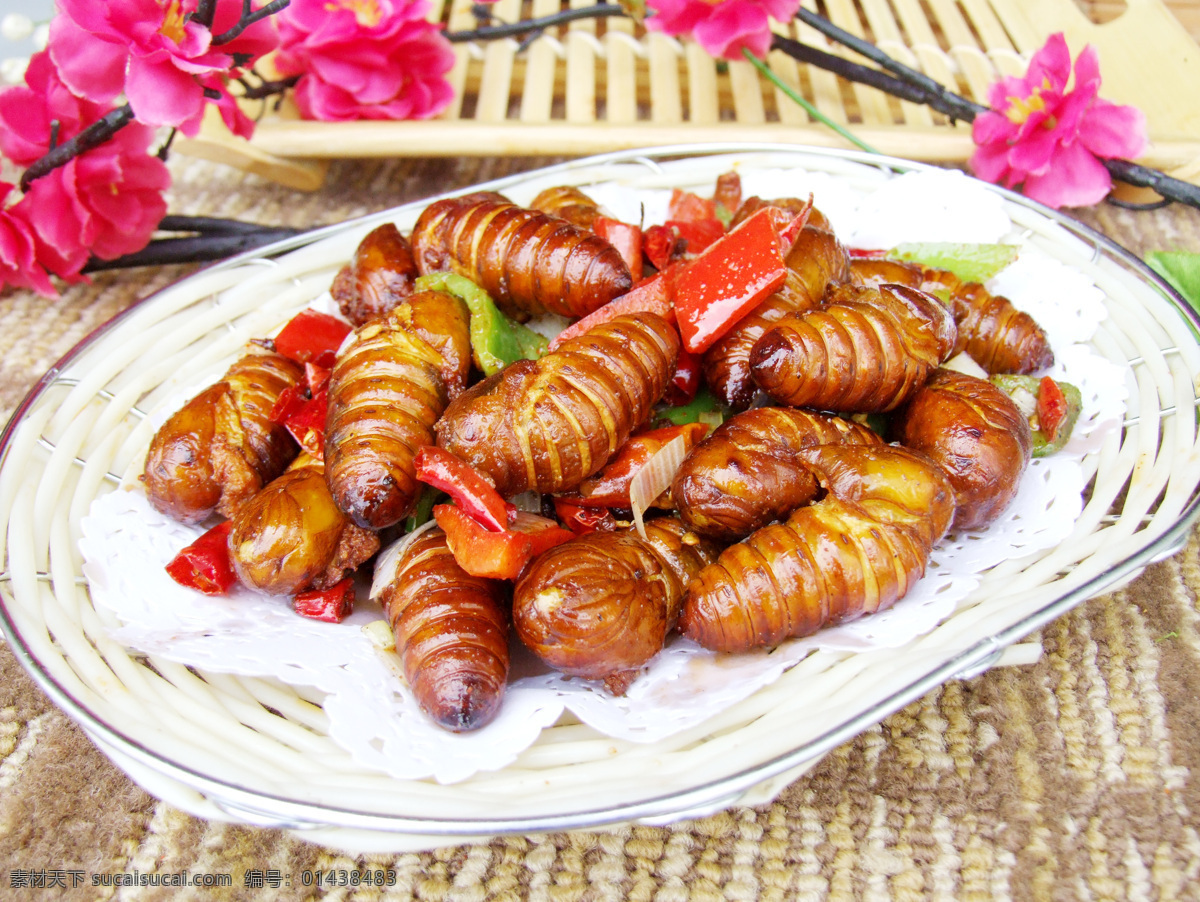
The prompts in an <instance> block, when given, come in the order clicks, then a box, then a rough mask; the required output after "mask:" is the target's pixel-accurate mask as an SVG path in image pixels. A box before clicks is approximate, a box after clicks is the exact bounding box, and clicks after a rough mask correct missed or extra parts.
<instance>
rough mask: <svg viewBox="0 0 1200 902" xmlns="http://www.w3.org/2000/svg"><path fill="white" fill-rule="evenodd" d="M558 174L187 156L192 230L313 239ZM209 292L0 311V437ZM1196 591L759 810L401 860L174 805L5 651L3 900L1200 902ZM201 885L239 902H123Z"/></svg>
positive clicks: (1120, 615) (1095, 634)
mask: <svg viewBox="0 0 1200 902" xmlns="http://www.w3.org/2000/svg"><path fill="white" fill-rule="evenodd" d="M546 162H549V161H546V160H529V159H526V160H474V159H471V160H406V161H399V162H392V163H384V162H350V163H344V164H336V165H334V166H333V167H332V170H331V172H330V175H329V179H328V181H327V184H326V186H325V187H324V188H323V189H322V190H321V191H319V192H316V193H314V194H311V195H306V194H298V193H295V192H292V191H289V190H286V189H282V188H278V187H276V186H273V185H271V184H268V183H266V182H264V181H262V180H260V179H257V178H255V177H253V176H244V175H241V174H239V173H236V172H232V171H229V170H226V169H223V168H221V167H218V166H214V165H210V164H205V163H197V162H189V161H187V160H183V159H177V160H175V162H174V163H173V167H174V174H175V178H176V184H175V188H174V189H173V196H172V203H171V209H172V212H175V213H190V214H206V215H215V216H227V217H237V218H243V219H248V220H253V221H258V222H262V223H265V224H274V225H278V224H283V225H292V226H300V227H307V226H316V225H322V224H327V223H333V222H337V221H340V220H342V219H345V218H348V217H353V216H357V215H360V214H364V213H367V212H371V211H375V210H379V209H382V208H385V207H388V206H391V205H393V204H397V203H401V202H404V201H408V200H413V199H417V198H420V197H423V196H426V195H428V194H432V193H435V192H439V191H443V190H449V189H453V188H456V187H461V186H465V185H468V184H472V183H475V182H478V181H481V180H485V179H489V178H495V177H498V176H501V175H506V174H508V173H510V172H515V171H518V170H521V169H528V168H533V167H535V166H539V165H543V164H545V163H546ZM1082 218H1083V219H1084V221H1086V222H1087V223H1089V224H1090V225H1092V226H1094V227H1096V228H1097V229H1099V230H1100V231H1102V232H1103V233H1105V234H1107V235H1109V236H1110V237H1112V238H1115V239H1116V240H1117V241H1119V242H1121V243H1122V244H1124V245H1126V246H1127V247H1129V248H1130V249H1131V250H1133V251H1134V252H1135V253H1138V254H1142V253H1144V252H1145V251H1146V250H1150V249H1182V250H1191V251H1200V211H1196V210H1188V209H1180V208H1170V209H1166V210H1160V211H1153V212H1136V213H1135V212H1128V211H1122V210H1116V209H1113V208H1109V207H1102V208H1099V209H1096V210H1092V211H1087V212H1086V213H1084V214H1082ZM190 271H191V269H190V268H185V267H173V268H164V269H158V270H138V271H126V272H115V273H104V274H100V275H98V276H96V277H95V278H94V280H93V281H92V283H91V284H90V285H79V286H73V287H70V288H68V289H67V290H66V291H65V292H64V294H63V297H62V298H61V299H59V300H57V301H46V300H43V299H41V298H38V297H35V296H32V295H30V294H27V293H23V292H12V291H9V292H6V293H3V294H0V410H2V411H3V416H4V417H5V418H7V417H8V416H9V415H11V413H12V411H13V409H14V408H15V406H16V405H17V404H18V403H19V401H20V399H21V398H22V396H23V395H24V394H25V392H26V391H28V389H29V388H30V387H31V386H32V384H33V383H34V382H35V381H36V379H37V378H38V377H39V376H40V375H41V374H42V373H43V372H44V371H45V370H46V369H47V368H48V367H49V366H51V365H52V364H53V363H54V361H55V360H56V359H57V358H58V357H60V356H61V355H62V354H63V353H65V352H66V351H67V350H68V349H69V348H70V347H71V346H72V345H74V344H75V343H76V342H77V341H78V340H79V339H81V338H82V337H83V336H85V335H86V334H87V333H88V332H89V331H90V330H92V329H93V328H95V327H97V326H99V325H100V324H101V323H103V322H104V321H105V320H106V319H108V318H109V317H111V316H112V315H114V314H116V313H117V312H119V311H120V310H122V309H124V308H125V307H126V306H128V305H129V304H130V303H132V302H133V301H134V300H136V299H138V298H141V297H144V296H146V295H148V294H150V293H151V292H153V291H155V290H156V289H158V288H161V287H163V286H164V285H166V284H168V283H169V282H170V281H172V280H174V279H177V278H180V277H182V276H184V275H186V274H187V273H188V272H190ZM1198 593H1200V541H1198V540H1197V537H1196V536H1195V535H1193V537H1192V540H1191V542H1190V543H1189V545H1188V547H1187V548H1186V549H1185V550H1184V551H1183V552H1182V553H1180V554H1178V555H1176V556H1175V557H1174V558H1172V559H1170V560H1168V561H1166V562H1164V563H1161V564H1157V565H1155V566H1153V567H1151V568H1150V569H1149V570H1148V571H1146V573H1145V574H1144V575H1143V576H1141V577H1140V578H1139V579H1137V580H1136V581H1135V582H1133V583H1132V584H1130V585H1129V586H1127V587H1126V588H1124V589H1122V590H1121V591H1119V592H1115V593H1113V594H1110V595H1106V596H1103V597H1100V598H1096V599H1093V600H1092V601H1090V602H1088V603H1086V604H1084V605H1082V606H1081V607H1079V608H1077V609H1076V610H1075V611H1073V612H1072V613H1070V614H1069V615H1067V616H1065V617H1063V618H1062V619H1060V620H1058V621H1056V622H1054V623H1053V624H1051V625H1050V626H1048V627H1047V628H1046V629H1045V630H1043V631H1042V632H1041V633H1040V634H1039V635H1037V636H1034V637H1032V638H1033V640H1034V641H1037V642H1040V643H1041V645H1042V648H1043V652H1044V653H1043V655H1042V657H1041V659H1040V660H1039V661H1038V662H1037V663H1036V664H1033V665H1030V666H1026V667H1022V668H999V669H994V670H992V671H989V672H988V673H985V674H983V675H982V676H980V677H977V678H975V679H972V680H968V681H954V682H950V683H948V684H946V685H945V686H943V687H942V688H941V689H939V690H937V691H935V692H932V693H930V694H929V695H928V696H926V697H925V698H923V699H921V700H920V701H919V702H916V703H914V704H912V705H910V706H909V707H907V708H906V709H904V710H902V711H900V712H899V713H897V714H895V715H893V716H891V717H889V718H888V719H887V720H885V721H884V722H883V723H882V724H880V725H878V726H875V727H873V728H871V729H869V730H868V731H867V732H866V733H864V734H863V735H861V736H859V737H858V738H857V739H855V740H854V741H852V742H850V743H848V744H847V745H845V746H843V747H841V748H839V749H837V750H836V751H834V752H833V753H831V754H830V755H829V756H828V757H826V758H825V759H824V760H823V761H821V763H820V764H819V765H818V766H817V767H816V769H815V770H814V771H813V772H811V773H810V774H809V775H808V776H806V777H804V778H802V779H800V780H799V781H797V782H796V783H794V784H793V785H792V786H790V787H789V788H788V789H787V790H785V791H784V792H783V794H782V795H781V796H780V797H779V798H778V800H777V801H776V802H775V803H774V804H771V805H768V806H765V807H762V808H757V809H751V808H739V809H734V810H730V811H726V812H724V813H722V814H719V815H716V816H713V817H708V818H704V819H702V820H698V821H690V822H683V823H678V824H676V825H674V826H671V827H662V828H656V827H630V828H622V829H618V830H616V831H614V832H609V833H579V834H570V835H568V834H547V835H535V836H521V837H510V838H504V839H498V840H496V841H494V842H492V843H490V844H487V845H477V846H462V847H458V848H449V849H444V850H440V851H436V852H429V853H420V854H405V855H400V856H391V855H388V856H366V857H355V856H352V855H346V854H343V853H340V852H336V851H333V850H329V849H325V848H321V847H318V846H314V845H309V844H306V843H304V842H303V841H300V840H297V839H294V838H293V837H292V836H290V835H289V834H286V833H283V832H281V831H278V830H269V829H259V828H253V827H245V826H230V825H226V824H220V823H208V822H204V821H201V820H197V819H195V818H193V817H191V816H190V815H187V814H184V813H182V812H181V811H179V810H176V809H174V808H172V807H170V806H168V805H166V804H164V803H162V802H159V801H157V800H156V799H154V798H153V797H152V796H150V795H148V794H147V793H146V792H144V791H142V790H141V789H140V788H138V787H137V786H136V785H135V784H133V783H132V782H130V780H129V779H128V778H126V777H125V776H124V774H122V773H121V772H120V771H119V770H118V769H117V768H115V767H114V766H113V765H112V764H111V763H109V761H108V760H107V759H106V758H104V757H103V756H102V755H101V754H100V753H99V752H97V751H96V750H95V749H94V748H93V747H92V745H91V743H90V742H89V741H88V740H87V738H86V737H85V736H84V735H83V734H82V732H81V731H80V730H79V729H78V728H76V727H75V726H74V725H73V724H72V723H71V721H69V720H68V718H67V717H66V716H65V715H63V714H62V713H60V712H59V711H58V710H57V709H56V708H55V707H54V706H53V705H52V704H51V703H50V702H49V701H48V700H47V699H46V698H45V697H44V696H43V695H42V694H41V692H40V691H39V690H38V689H37V688H36V687H35V686H34V685H33V684H32V683H31V682H30V680H29V679H28V678H27V677H26V676H25V674H24V672H23V671H22V670H21V668H20V667H19V665H18V664H17V663H16V662H15V660H14V658H13V656H12V654H11V653H10V652H9V650H8V649H7V648H0V678H2V679H0V899H108V898H115V899H124V900H137V902H142V900H154V899H168V898H171V899H174V898H180V899H226V898H229V899H239V898H254V899H267V900H271V899H286V900H290V899H307V898H320V897H326V896H327V897H329V898H336V899H360V900H366V899H372V900H373V899H387V900H391V899H408V898H419V899H429V900H435V899H448V900H449V899H454V900H486V899H518V898H532V899H553V900H575V899H581V900H582V899H646V900H650V899H655V900H663V902H667V900H684V899H697V900H699V899H705V900H707V899H714V900H715V899H793V898H830V899H857V898H874V899H885V898H893V899H963V900H971V899H990V898H1001V899H1055V900H1057V899H1189V898H1190V899H1200V833H1198V828H1200V618H1198V611H1197V595H1198ZM368 868H369V869H376V868H389V869H391V870H393V871H394V873H395V877H396V882H395V885H394V886H390V887H383V888H379V887H351V886H344V887H334V888H329V889H322V890H320V891H319V892H318V891H317V890H315V889H312V888H306V887H304V886H303V885H302V880H301V875H302V873H303V872H304V871H305V870H307V871H310V872H311V871H315V870H318V869H320V870H324V871H329V870H331V869H332V870H342V869H345V870H346V871H351V870H358V871H361V870H364V869H368ZM184 870H186V871H189V872H191V873H192V874H209V875H222V874H227V875H230V877H231V882H232V887H231V888H228V889H200V888H197V889H177V888H164V887H156V886H152V885H137V886H125V887H116V886H113V885H111V884H113V883H114V882H119V877H120V875H138V876H139V877H140V876H142V875H154V874H159V875H162V874H173V873H177V872H181V871H184ZM76 875H78V876H76ZM147 882H149V881H147ZM276 883H277V884H278V885H274V884H276ZM38 884H40V885H38ZM55 884H57V885H55ZM73 884H78V885H74V886H73ZM96 884H98V885H96Z"/></svg>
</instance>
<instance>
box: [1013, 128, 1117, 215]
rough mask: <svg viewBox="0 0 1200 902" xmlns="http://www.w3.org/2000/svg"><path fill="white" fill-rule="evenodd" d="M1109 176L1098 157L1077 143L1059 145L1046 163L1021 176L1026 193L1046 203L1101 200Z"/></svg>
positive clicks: (1109, 183) (1077, 204)
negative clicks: (1043, 169) (1040, 170)
mask: <svg viewBox="0 0 1200 902" xmlns="http://www.w3.org/2000/svg"><path fill="white" fill-rule="evenodd" d="M1111 188H1112V177H1111V176H1110V175H1109V174H1108V170H1107V169H1105V168H1104V164H1102V163H1101V162H1100V161H1099V160H1097V159H1096V158H1095V157H1094V156H1092V155H1091V154H1090V153H1088V151H1087V150H1086V149H1085V148H1084V147H1083V146H1081V145H1080V144H1078V143H1075V144H1072V145H1070V146H1068V147H1065V148H1063V150H1062V152H1061V153H1059V154H1058V155H1057V156H1055V157H1054V160H1053V161H1052V162H1051V164H1050V167H1049V168H1048V169H1047V170H1046V172H1044V173H1042V174H1040V175H1031V176H1029V178H1027V179H1026V180H1025V185H1024V189H1023V190H1024V193H1025V195H1026V197H1031V198H1033V199H1034V200H1037V201H1041V202H1042V203H1044V204H1045V205H1046V206H1048V207H1054V208H1055V209H1058V208H1059V207H1090V206H1091V205H1092V204H1097V203H1099V202H1100V201H1102V200H1104V198H1105V196H1106V195H1107V194H1108V192H1109V190H1110V189H1111Z"/></svg>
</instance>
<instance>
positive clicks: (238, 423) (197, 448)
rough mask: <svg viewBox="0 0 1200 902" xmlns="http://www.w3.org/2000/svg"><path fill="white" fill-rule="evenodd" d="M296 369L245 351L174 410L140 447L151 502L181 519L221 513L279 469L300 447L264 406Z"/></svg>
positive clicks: (295, 376)
mask: <svg viewBox="0 0 1200 902" xmlns="http://www.w3.org/2000/svg"><path fill="white" fill-rule="evenodd" d="M303 375H304V370H303V368H302V367H300V365H299V364H296V363H294V362H292V361H291V360H288V359H287V358H286V357H282V356H280V355H279V354H271V353H263V354H247V355H246V356H245V357H243V358H241V359H240V360H238V361H237V362H236V363H235V364H233V366H231V367H230V368H229V370H228V371H227V372H226V373H225V376H224V378H223V379H222V380H221V381H220V382H218V383H216V384H215V385H211V386H209V387H208V388H206V389H205V390H204V391H202V392H200V394H198V395H197V396H196V397H195V398H193V399H192V400H190V401H189V402H188V403H187V404H185V405H184V406H183V407H182V408H180V409H179V410H177V411H176V412H175V413H174V414H173V415H172V416H171V417H170V418H169V419H168V420H167V421H166V422H165V423H164V424H163V425H162V426H161V427H160V428H159V430H158V432H157V433H156V434H155V436H154V438H153V439H152V440H151V442H150V449H149V451H148V453H147V454H146V464H145V468H144V471H143V474H142V480H143V482H144V483H145V486H146V493H147V495H148V496H149V498H150V502H151V504H153V505H154V507H155V508H156V509H157V510H159V511H161V512H162V513H164V514H167V515H169V516H171V517H174V518H175V519H176V520H179V521H181V522H183V523H198V522H200V521H201V520H204V519H206V518H208V517H209V516H211V515H212V514H213V513H219V514H221V515H222V516H226V517H228V516H231V515H232V514H233V513H234V512H235V511H236V510H237V509H238V507H239V506H240V505H241V504H243V503H244V502H245V501H246V500H248V499H249V498H250V497H251V496H252V495H253V494H254V493H255V492H257V491H258V490H259V489H260V488H262V487H263V486H264V485H265V484H266V483H268V482H270V481H271V480H272V479H274V478H275V477H276V476H278V475H279V474H280V473H282V472H283V471H284V469H285V468H286V467H287V465H288V463H290V462H291V460H292V459H293V458H294V457H295V456H296V453H297V451H298V450H299V449H298V447H297V445H296V443H295V441H293V439H292V437H291V436H290V435H289V434H288V431H287V429H285V428H284V427H283V425H282V424H280V423H276V422H275V421H273V420H272V419H271V418H270V413H271V409H272V408H273V407H274V406H275V402H276V401H277V400H278V399H279V395H280V394H281V393H282V392H283V391H284V389H287V388H294V387H295V386H297V385H298V384H299V383H300V380H301V379H302V378H303Z"/></svg>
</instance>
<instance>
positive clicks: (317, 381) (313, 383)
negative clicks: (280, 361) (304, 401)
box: [304, 361, 333, 395]
mask: <svg viewBox="0 0 1200 902" xmlns="http://www.w3.org/2000/svg"><path fill="white" fill-rule="evenodd" d="M331 375H333V368H332V367H328V366H320V365H319V364H316V363H313V362H312V361H309V362H308V363H306V364H304V381H305V383H307V385H308V393H309V394H310V395H315V394H316V393H317V392H319V391H321V390H322V389H323V388H325V387H326V386H327V385H329V377H330V376H331Z"/></svg>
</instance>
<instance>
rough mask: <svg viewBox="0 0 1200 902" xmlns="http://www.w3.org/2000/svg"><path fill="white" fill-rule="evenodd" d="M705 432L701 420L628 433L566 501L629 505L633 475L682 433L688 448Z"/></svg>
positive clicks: (600, 505)
mask: <svg viewBox="0 0 1200 902" xmlns="http://www.w3.org/2000/svg"><path fill="white" fill-rule="evenodd" d="M707 434H708V426H707V425H705V424H704V423H685V424H683V425H682V426H663V427H661V428H659V429H650V430H647V431H646V432H639V433H638V434H637V435H634V436H631V437H630V438H629V439H628V441H626V442H625V444H623V445H622V446H621V447H620V448H618V449H617V453H616V454H615V455H614V456H613V459H612V460H610V461H609V462H608V463H607V464H605V466H604V468H603V469H602V470H601V471H600V472H599V473H597V474H596V475H595V476H590V477H588V478H587V479H585V480H584V481H583V482H582V483H581V484H580V486H579V492H578V494H577V495H568V496H567V500H568V501H570V502H572V503H574V504H578V505H579V506H580V507H605V508H608V507H631V506H632V502H631V501H630V499H629V486H630V483H632V482H633V477H635V476H636V475H637V474H638V471H639V470H641V469H642V467H644V466H645V465H646V462H647V461H649V460H650V458H652V457H653V456H654V455H655V454H657V453H658V452H659V451H660V450H661V449H662V447H663V445H665V444H666V443H667V442H669V441H672V440H673V439H676V438H678V437H679V436H681V435H683V436H686V437H687V444H688V447H691V446H692V445H694V444H696V442H698V441H700V440H701V439H702V438H704V436H705V435H707Z"/></svg>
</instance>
